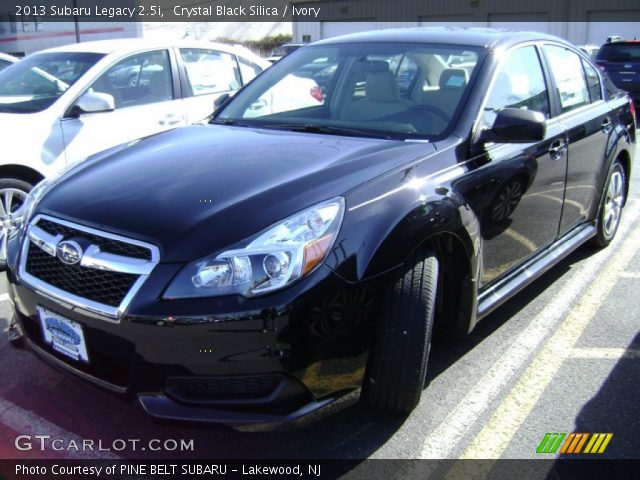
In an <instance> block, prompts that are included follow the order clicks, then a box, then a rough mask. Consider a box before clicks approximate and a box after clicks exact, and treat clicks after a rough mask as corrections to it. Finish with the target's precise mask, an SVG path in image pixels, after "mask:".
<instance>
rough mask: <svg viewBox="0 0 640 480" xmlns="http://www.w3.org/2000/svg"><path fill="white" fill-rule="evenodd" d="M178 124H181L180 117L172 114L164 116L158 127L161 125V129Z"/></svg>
mask: <svg viewBox="0 0 640 480" xmlns="http://www.w3.org/2000/svg"><path fill="white" fill-rule="evenodd" d="M180 122H182V117H181V116H180V115H175V114H173V113H171V114H169V115H167V116H165V117H164V118H161V119H160V120H159V121H158V123H159V124H160V125H162V126H163V127H165V126H167V125H177V124H179V123H180Z"/></svg>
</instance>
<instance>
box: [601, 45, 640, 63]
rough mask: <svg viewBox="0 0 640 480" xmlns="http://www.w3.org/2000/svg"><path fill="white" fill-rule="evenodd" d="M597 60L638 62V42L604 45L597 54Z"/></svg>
mask: <svg viewBox="0 0 640 480" xmlns="http://www.w3.org/2000/svg"><path fill="white" fill-rule="evenodd" d="M597 59H598V60H605V61H607V62H640V42H638V43H608V44H605V45H603V46H602V48H601V49H600V51H599V52H598V56H597Z"/></svg>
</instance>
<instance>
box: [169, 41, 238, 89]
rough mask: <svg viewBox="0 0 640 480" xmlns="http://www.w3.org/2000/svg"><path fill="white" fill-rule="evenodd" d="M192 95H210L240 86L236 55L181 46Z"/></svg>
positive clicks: (181, 54)
mask: <svg viewBox="0 0 640 480" xmlns="http://www.w3.org/2000/svg"><path fill="white" fill-rule="evenodd" d="M180 56H181V57H182V61H183V62H184V66H185V70H186V73H187V81H188V84H189V87H190V92H189V93H190V95H191V96H198V95H208V94H212V93H221V92H229V91H233V90H238V89H239V88H240V83H241V82H240V71H239V70H238V62H237V61H236V56H235V55H231V54H230V53H226V52H219V51H217V50H207V49H202V48H181V49H180Z"/></svg>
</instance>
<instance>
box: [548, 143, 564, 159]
mask: <svg viewBox="0 0 640 480" xmlns="http://www.w3.org/2000/svg"><path fill="white" fill-rule="evenodd" d="M566 149H567V144H566V143H564V142H563V141H562V140H554V141H553V142H551V146H550V147H549V156H550V157H551V159H552V160H560V159H561V158H562V154H563V153H564V151H565V150H566Z"/></svg>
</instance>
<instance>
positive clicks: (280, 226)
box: [164, 197, 344, 299]
mask: <svg viewBox="0 0 640 480" xmlns="http://www.w3.org/2000/svg"><path fill="white" fill-rule="evenodd" d="M343 215H344V199H343V198H342V197H338V198H335V199H333V200H330V201H328V202H324V203H321V204H318V205H315V206H313V207H311V208H308V209H306V210H304V211H302V212H300V213H297V214H296V215H293V216H291V217H289V218H287V219H285V220H283V221H282V222H279V223H277V224H275V225H273V226H271V227H270V228H268V229H266V230H265V231H264V232H262V233H261V234H259V235H258V236H257V237H256V238H255V239H254V240H252V241H251V242H250V243H249V244H248V245H246V246H245V247H244V248H239V249H234V250H227V251H225V252H223V253H220V254H219V255H215V256H211V257H206V258H203V259H200V260H198V261H195V262H193V263H190V264H188V265H186V266H185V267H184V268H183V269H182V270H181V271H180V273H178V275H177V276H176V277H175V278H174V280H173V281H172V282H171V284H170V285H169V287H168V288H167V290H166V292H165V294H164V298H167V299H173V298H193V297H216V296H221V295H243V296H245V297H252V296H255V295H260V294H263V293H267V292H272V291H274V290H279V289H281V288H284V287H286V286H288V285H290V284H291V283H293V282H295V281H296V280H298V279H300V278H302V277H304V276H305V275H308V274H309V273H310V272H311V271H313V270H314V269H315V268H316V267H317V266H318V265H320V264H321V263H322V261H323V260H324V259H325V258H326V256H327V254H328V253H329V251H330V250H331V247H332V246H333V243H334V242H335V239H336V237H337V236H338V231H339V230H340V225H341V224H342V217H343Z"/></svg>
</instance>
